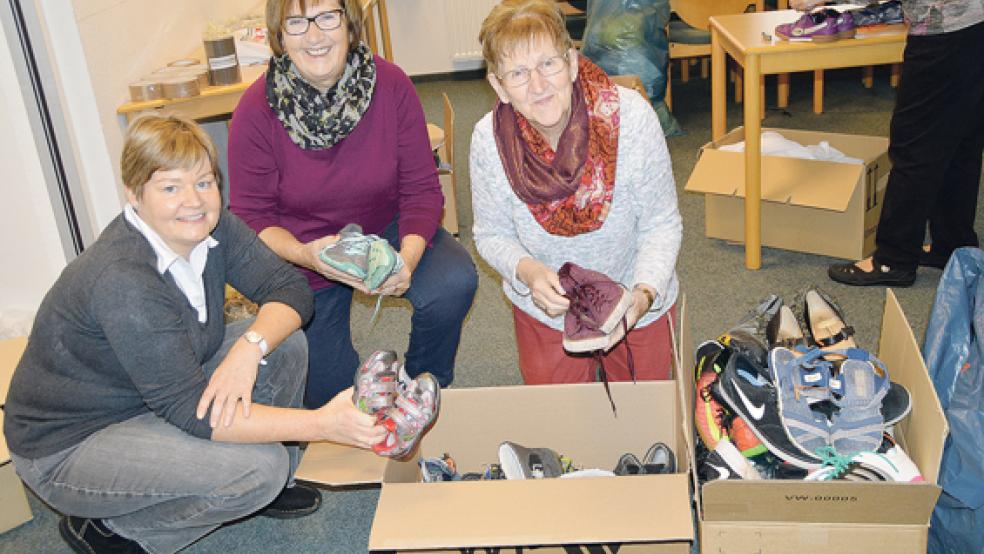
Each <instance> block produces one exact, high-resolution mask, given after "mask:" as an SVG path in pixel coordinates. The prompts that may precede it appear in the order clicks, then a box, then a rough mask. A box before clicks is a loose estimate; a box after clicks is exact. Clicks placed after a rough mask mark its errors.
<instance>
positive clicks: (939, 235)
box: [929, 24, 984, 260]
mask: <svg viewBox="0 0 984 554" xmlns="http://www.w3.org/2000/svg"><path fill="white" fill-rule="evenodd" d="M954 40H955V41H957V50H958V51H959V52H961V53H962V57H963V60H964V63H963V64H962V67H963V69H962V70H961V71H960V72H959V73H957V74H954V75H953V76H952V78H953V79H956V80H959V81H962V86H963V87H965V90H964V96H963V98H964V102H963V104H962V106H960V108H959V109H960V111H961V112H962V113H963V117H964V120H965V121H966V122H967V126H966V129H964V131H963V133H962V134H963V138H962V140H961V141H960V143H959V144H958V145H957V146H956V148H954V151H953V156H952V159H951V160H950V163H949V164H948V166H947V168H946V172H945V173H944V175H943V179H942V186H943V188H942V190H941V191H940V194H939V197H938V198H937V200H936V203H935V205H934V207H933V209H932V211H931V212H930V216H929V231H930V236H931V237H932V255H933V257H934V258H936V259H939V260H946V259H948V258H949V257H950V254H951V253H953V251H954V250H955V249H957V248H960V247H963V246H978V240H977V233H975V232H974V219H975V216H976V215H977V193H978V189H979V188H980V182H981V151H982V149H984V64H980V63H975V60H973V59H971V58H972V57H976V56H977V52H976V50H977V48H979V45H980V44H981V43H982V42H984V24H979V25H976V26H974V27H971V28H970V29H967V30H966V31H965V32H962V33H958V34H955V36H954ZM959 131H960V129H955V132H959Z"/></svg>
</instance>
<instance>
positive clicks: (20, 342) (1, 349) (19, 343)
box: [0, 337, 27, 406]
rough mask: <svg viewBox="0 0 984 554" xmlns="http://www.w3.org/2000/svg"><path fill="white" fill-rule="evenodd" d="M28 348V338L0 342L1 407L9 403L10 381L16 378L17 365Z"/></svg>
mask: <svg viewBox="0 0 984 554" xmlns="http://www.w3.org/2000/svg"><path fill="white" fill-rule="evenodd" d="M25 348H27V337H15V338H12V339H6V340H0V406H2V405H4V404H5V403H6V402H7V391H8V390H10V379H11V378H12V377H13V376H14V370H15V369H17V363H18V362H20V359H21V356H23V355H24V349H25Z"/></svg>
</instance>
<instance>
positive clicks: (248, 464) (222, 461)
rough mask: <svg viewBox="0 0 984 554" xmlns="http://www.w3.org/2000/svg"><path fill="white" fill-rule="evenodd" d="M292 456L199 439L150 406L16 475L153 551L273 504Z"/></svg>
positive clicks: (24, 464)
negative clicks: (168, 420)
mask: <svg viewBox="0 0 984 554" xmlns="http://www.w3.org/2000/svg"><path fill="white" fill-rule="evenodd" d="M288 460H289V457H288V454H287V451H286V449H285V448H284V447H283V445H280V444H232V443H222V442H213V441H210V440H206V439H199V438H195V437H192V436H190V435H188V434H187V433H184V432H183V431H181V430H180V429H178V428H177V427H175V426H173V425H171V424H170V423H168V422H166V421H164V420H163V419H161V418H159V417H157V416H156V415H154V414H144V415H141V416H137V417H134V418H132V419H129V420H126V421H124V422H121V423H118V424H115V425H111V426H109V427H106V428H105V429H102V430H101V431H99V432H97V433H95V434H93V435H91V436H89V437H88V438H86V439H85V440H84V441H83V442H82V443H80V444H79V445H77V446H76V447H74V448H71V449H68V450H66V451H63V452H60V453H58V454H55V455H52V456H48V457H45V458H40V459H37V460H26V459H23V458H15V460H14V463H15V466H16V468H17V472H18V474H19V475H20V476H21V478H22V479H24V482H25V483H27V484H28V486H29V487H30V488H31V489H32V490H34V492H36V493H37V494H38V496H39V497H41V498H42V499H43V500H44V501H45V502H47V503H49V504H50V505H51V506H52V507H54V508H55V509H57V510H58V511H60V512H63V513H66V514H71V515H73V516H77V517H83V518H99V519H102V520H103V523H104V524H105V525H106V527H108V528H109V529H110V530H112V531H113V532H115V533H118V534H119V535H121V536H123V537H126V538H128V539H131V540H135V541H137V542H138V543H140V545H141V546H143V548H145V549H146V550H148V551H151V552H175V551H177V550H180V549H181V548H184V547H185V546H187V545H189V544H191V543H193V542H195V541H196V540H198V539H200V538H201V537H203V536H205V535H206V534H208V533H209V532H211V531H212V530H214V529H215V528H217V527H218V526H219V525H222V524H223V523H226V522H229V521H232V520H235V519H238V518H241V517H244V516H247V515H249V514H252V513H254V512H256V511H257V510H259V509H261V508H263V507H264V506H266V505H267V504H269V503H270V502H271V501H272V500H273V499H274V498H275V497H276V496H277V495H278V494H279V493H280V491H281V490H282V489H283V487H284V484H285V483H286V482H287V478H288V474H289V462H288Z"/></svg>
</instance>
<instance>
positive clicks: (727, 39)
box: [711, 10, 906, 269]
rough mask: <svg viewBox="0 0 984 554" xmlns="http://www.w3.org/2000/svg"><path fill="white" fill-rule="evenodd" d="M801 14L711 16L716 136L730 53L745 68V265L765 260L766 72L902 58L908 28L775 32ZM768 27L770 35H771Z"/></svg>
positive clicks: (716, 135) (721, 121)
mask: <svg viewBox="0 0 984 554" xmlns="http://www.w3.org/2000/svg"><path fill="white" fill-rule="evenodd" d="M799 16H800V14H799V13H798V12H795V11H792V10H782V11H773V12H762V13H745V14H739V15H722V16H715V17H712V18H711V138H712V140H715V141H717V140H718V139H720V138H721V137H722V136H724V134H725V124H726V116H727V111H726V110H727V102H726V94H725V86H726V85H727V75H726V74H725V63H724V62H725V57H724V56H725V54H728V55H729V56H731V57H732V58H734V60H735V61H736V62H737V63H738V64H740V65H741V66H742V67H743V68H744V69H745V79H744V89H745V90H744V96H745V100H744V107H743V109H744V120H745V123H744V125H745V267H747V268H748V269H758V268H760V267H761V266H762V220H761V210H760V202H761V199H762V189H761V187H762V152H761V132H762V116H763V114H762V111H761V107H760V101H761V97H760V96H761V89H760V88H759V82H760V77H761V76H763V75H771V74H780V73H793V72H796V71H812V70H816V69H832V68H838V67H855V66H866V65H878V64H886V63H896V62H901V61H902V51H903V49H904V48H905V37H906V35H905V31H904V30H900V31H899V32H898V33H891V34H884V35H880V36H875V37H870V38H864V39H846V40H838V41H835V42H830V43H822V44H821V43H814V42H788V41H782V40H779V39H778V37H776V36H775V27H776V25H779V24H781V23H789V22H791V21H794V20H795V19H796V18H798V17H799ZM763 33H765V34H767V35H769V36H770V37H771V40H767V39H766V38H765V37H764V36H763Z"/></svg>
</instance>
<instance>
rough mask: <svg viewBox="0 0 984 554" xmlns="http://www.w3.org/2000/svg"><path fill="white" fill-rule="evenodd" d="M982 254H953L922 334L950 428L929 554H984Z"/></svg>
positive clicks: (971, 251)
mask: <svg viewBox="0 0 984 554" xmlns="http://www.w3.org/2000/svg"><path fill="white" fill-rule="evenodd" d="M982 339H984V251H981V250H980V249H979V248H960V249H958V250H956V251H955V252H954V253H953V256H952V257H951V258H950V261H949V263H948V264H947V265H946V269H945V270H944V271H943V277H942V278H941V279H940V284H939V287H938V288H937V289H936V300H935V303H934V305H933V311H932V314H931V315H930V319H929V325H928V327H927V329H926V340H925V343H924V345H923V354H924V356H925V357H926V366H927V367H928V368H929V376H930V377H931V378H932V380H933V385H934V387H935V388H936V394H937V395H938V396H939V398H940V405H941V406H942V407H943V412H944V413H945V414H946V420H947V423H948V424H949V425H950V435H949V437H947V439H946V444H945V446H944V449H943V460H942V462H941V464H940V475H939V485H940V486H941V487H943V493H942V494H941V495H940V499H939V501H938V502H937V503H936V509H935V510H934V511H933V518H932V521H931V527H930V529H929V548H928V551H929V552H930V553H933V554H943V553H947V554H951V553H952V554H957V553H961V554H962V553H966V552H984V531H982V529H984V363H982V361H984V356H982V354H984V340H982Z"/></svg>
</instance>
